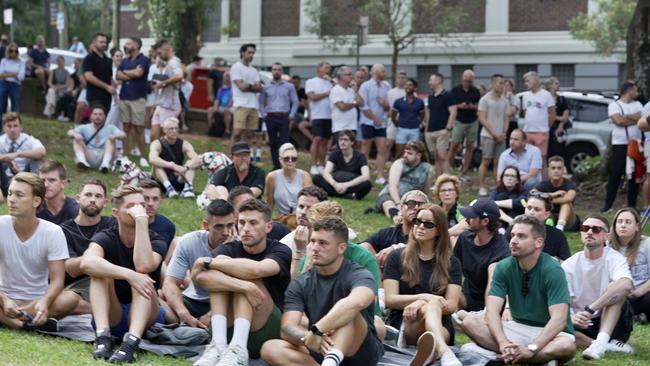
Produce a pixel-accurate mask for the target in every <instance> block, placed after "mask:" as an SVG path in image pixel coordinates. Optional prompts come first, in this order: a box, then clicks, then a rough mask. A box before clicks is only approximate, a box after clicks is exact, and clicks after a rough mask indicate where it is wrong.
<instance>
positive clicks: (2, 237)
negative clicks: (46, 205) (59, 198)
mask: <svg viewBox="0 0 650 366" xmlns="http://www.w3.org/2000/svg"><path fill="white" fill-rule="evenodd" d="M44 200H45V184H44V183H43V180H42V179H41V178H39V177H38V176H37V175H36V174H34V173H24V172H23V173H18V174H16V176H15V177H14V179H13V180H12V182H11V185H10V186H9V195H8V197H7V201H8V208H9V215H4V216H0V324H2V325H4V326H6V327H8V328H12V329H21V328H22V329H27V330H40V331H46V332H56V331H58V323H57V321H56V319H60V318H62V317H64V316H66V315H67V314H69V313H70V312H72V310H74V308H75V307H76V306H77V303H78V298H77V296H76V295H75V294H74V293H72V292H70V291H67V290H63V282H64V279H65V263H64V261H65V260H66V259H67V258H68V247H67V245H66V240H65V235H64V234H63V230H61V228H60V227H59V226H58V225H56V224H53V223H51V222H48V221H45V220H41V219H39V218H37V217H36V212H37V211H38V209H39V208H40V207H41V206H42V204H43V202H44ZM48 280H49V284H48ZM55 318H56V319H55Z"/></svg>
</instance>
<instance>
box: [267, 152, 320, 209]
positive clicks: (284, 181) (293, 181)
mask: <svg viewBox="0 0 650 366" xmlns="http://www.w3.org/2000/svg"><path fill="white" fill-rule="evenodd" d="M278 155H279V160H280V165H281V166H282V169H277V170H274V171H272V172H270V173H269V174H267V175H266V183H265V185H266V202H267V203H268V204H269V206H271V210H273V208H274V207H275V206H276V205H277V207H278V213H279V214H280V215H288V214H293V213H294V212H295V211H296V205H297V204H298V198H297V195H298V192H300V190H301V189H303V188H305V187H309V186H311V185H312V181H311V175H310V174H309V172H306V171H304V170H302V169H298V168H297V167H296V165H297V163H298V150H296V147H295V146H293V144H292V143H290V142H287V143H284V144H282V146H280V148H279V150H278Z"/></svg>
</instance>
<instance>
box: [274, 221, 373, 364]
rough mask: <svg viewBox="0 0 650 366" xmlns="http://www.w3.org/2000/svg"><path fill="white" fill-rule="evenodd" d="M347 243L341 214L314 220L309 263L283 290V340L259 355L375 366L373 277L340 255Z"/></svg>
mask: <svg viewBox="0 0 650 366" xmlns="http://www.w3.org/2000/svg"><path fill="white" fill-rule="evenodd" d="M347 245H348V228H347V226H346V225H345V222H343V220H341V219H340V218H338V217H326V218H323V219H321V220H320V221H317V222H315V223H314V224H313V226H312V233H311V237H310V246H311V251H312V253H313V267H312V268H311V269H310V270H309V271H308V272H306V273H303V274H302V275H300V276H299V277H298V278H296V279H295V280H294V281H292V282H291V284H290V285H289V288H288V289H287V292H286V296H285V304H284V307H285V312H284V314H283V315H282V333H281V334H282V339H273V340H270V341H267V342H266V343H265V344H264V346H263V347H262V359H263V360H264V361H266V362H267V363H268V364H270V365H272V366H280V365H282V366H289V365H296V366H298V365H300V366H307V365H309V366H312V365H313V366H316V365H319V364H320V365H326V366H338V365H351V366H357V365H358V366H362V365H363V366H374V365H377V363H378V362H379V359H380V358H381V356H382V355H383V353H384V348H383V346H382V344H381V342H380V341H379V338H378V337H377V333H376V331H375V326H374V313H375V312H374V300H375V295H374V291H373V289H374V287H375V280H374V279H373V277H372V275H371V274H370V272H369V271H368V270H367V269H365V268H362V267H361V266H359V265H357V264H354V263H352V262H349V261H348V260H346V259H345V258H344V253H345V251H346V249H347ZM305 317H306V319H307V322H305V321H304V319H305ZM305 323H306V324H305ZM305 325H306V327H305Z"/></svg>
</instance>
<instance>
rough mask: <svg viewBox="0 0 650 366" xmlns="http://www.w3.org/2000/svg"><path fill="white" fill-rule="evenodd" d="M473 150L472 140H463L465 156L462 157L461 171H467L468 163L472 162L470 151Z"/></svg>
mask: <svg viewBox="0 0 650 366" xmlns="http://www.w3.org/2000/svg"><path fill="white" fill-rule="evenodd" d="M473 152H474V141H469V140H467V141H466V142H465V156H464V157H463V172H464V173H467V172H468V171H469V165H470V163H471V162H472V153H473Z"/></svg>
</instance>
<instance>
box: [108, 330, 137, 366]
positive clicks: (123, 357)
mask: <svg viewBox="0 0 650 366" xmlns="http://www.w3.org/2000/svg"><path fill="white" fill-rule="evenodd" d="M138 349H140V338H138V337H136V336H134V335H133V334H131V333H126V334H125V335H124V339H123V340H122V345H121V346H120V348H118V349H117V350H115V352H113V355H112V356H111V358H109V359H108V362H109V363H131V362H135V355H136V353H137V352H138Z"/></svg>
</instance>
